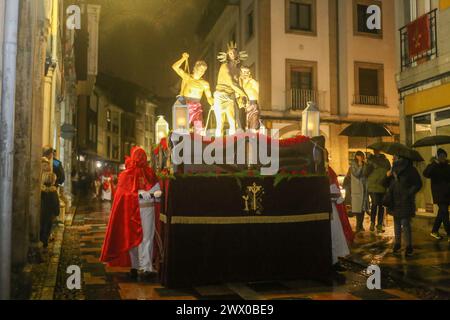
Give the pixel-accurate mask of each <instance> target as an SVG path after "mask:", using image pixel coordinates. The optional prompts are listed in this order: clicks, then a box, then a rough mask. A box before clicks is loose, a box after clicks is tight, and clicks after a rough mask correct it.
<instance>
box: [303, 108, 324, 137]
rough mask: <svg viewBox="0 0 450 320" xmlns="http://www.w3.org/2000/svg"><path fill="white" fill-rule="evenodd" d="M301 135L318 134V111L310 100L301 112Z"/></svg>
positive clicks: (310, 135)
mask: <svg viewBox="0 0 450 320" xmlns="http://www.w3.org/2000/svg"><path fill="white" fill-rule="evenodd" d="M302 135H304V136H305V137H310V138H313V137H318V136H320V111H319V110H318V109H317V108H316V104H315V103H314V102H312V101H310V102H308V106H307V107H306V109H305V110H304V111H303V112H302Z"/></svg>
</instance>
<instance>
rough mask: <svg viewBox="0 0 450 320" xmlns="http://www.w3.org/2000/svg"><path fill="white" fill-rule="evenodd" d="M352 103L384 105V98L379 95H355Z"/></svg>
mask: <svg viewBox="0 0 450 320" xmlns="http://www.w3.org/2000/svg"><path fill="white" fill-rule="evenodd" d="M353 104H358V105H365V106H385V105H386V98H385V97H379V96H362V95H355V96H354V97H353Z"/></svg>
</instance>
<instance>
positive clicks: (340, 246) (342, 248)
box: [328, 167, 354, 272]
mask: <svg viewBox="0 0 450 320" xmlns="http://www.w3.org/2000/svg"><path fill="white" fill-rule="evenodd" d="M328 177H329V179H330V193H331V202H332V209H333V216H332V220H331V241H332V256H333V266H334V269H335V271H338V272H339V271H345V268H344V267H343V266H341V265H340V263H339V258H344V257H346V256H348V255H349V254H350V249H349V245H351V244H352V243H353V240H354V233H353V231H352V227H351V225H350V222H349V220H348V216H347V211H346V208H345V205H344V199H343V198H342V194H341V190H340V188H339V181H338V177H337V174H336V173H335V172H334V170H333V169H332V168H331V167H328Z"/></svg>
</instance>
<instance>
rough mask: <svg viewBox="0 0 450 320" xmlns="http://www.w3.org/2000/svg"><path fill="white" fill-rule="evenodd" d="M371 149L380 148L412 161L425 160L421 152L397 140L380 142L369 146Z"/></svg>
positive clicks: (382, 150) (379, 149)
mask: <svg viewBox="0 0 450 320" xmlns="http://www.w3.org/2000/svg"><path fill="white" fill-rule="evenodd" d="M369 149H373V150H378V151H381V152H384V153H387V154H390V155H392V156H398V157H402V158H406V159H409V160H412V161H425V160H424V159H423V158H422V156H421V155H420V153H419V152H417V151H416V150H414V149H411V148H409V147H407V146H405V145H404V144H401V143H397V142H378V143H374V144H372V145H371V146H369Z"/></svg>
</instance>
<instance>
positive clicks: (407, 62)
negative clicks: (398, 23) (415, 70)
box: [400, 9, 438, 71]
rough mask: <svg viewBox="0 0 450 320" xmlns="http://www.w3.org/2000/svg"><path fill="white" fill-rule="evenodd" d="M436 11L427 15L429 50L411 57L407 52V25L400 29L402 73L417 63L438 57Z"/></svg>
mask: <svg viewBox="0 0 450 320" xmlns="http://www.w3.org/2000/svg"><path fill="white" fill-rule="evenodd" d="M436 13H437V9H434V10H433V11H430V12H429V13H427V15H428V17H429V21H430V24H429V27H430V30H429V36H430V48H429V50H427V51H425V52H422V53H420V54H418V55H415V56H412V55H411V54H410V52H409V37H408V25H409V24H408V25H406V26H404V27H402V28H401V29H400V59H401V65H402V71H404V70H405V69H408V68H410V67H414V66H415V65H417V63H420V62H423V61H428V60H431V59H434V58H436V57H437V56H438V41H437V19H436Z"/></svg>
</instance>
